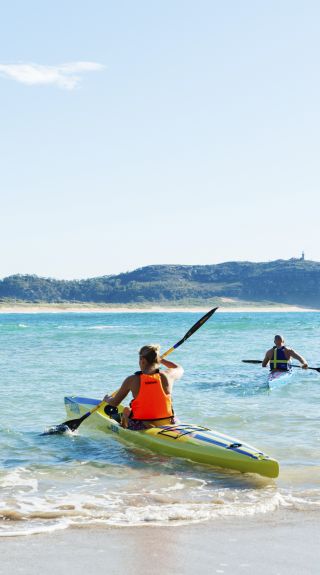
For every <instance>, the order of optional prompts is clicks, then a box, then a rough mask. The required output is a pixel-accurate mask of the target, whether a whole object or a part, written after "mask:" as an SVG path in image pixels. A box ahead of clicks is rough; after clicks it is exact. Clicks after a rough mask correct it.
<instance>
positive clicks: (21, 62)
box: [0, 0, 320, 279]
mask: <svg viewBox="0 0 320 575" xmlns="http://www.w3.org/2000/svg"><path fill="white" fill-rule="evenodd" d="M1 4H2V5H1V20H0V102H1V105H0V218H1V225H0V245H1V247H2V249H1V257H0V277H2V278H3V277H6V276H8V275H12V274H16V273H21V274H37V275H40V276H45V277H55V278H65V279H73V278H79V279H80V278H86V277H96V276H103V275H109V274H116V273H119V272H124V271H128V270H132V269H135V268H138V267H142V266H145V265H152V264H170V263H171V264H214V263H220V262H224V261H243V260H246V261H268V260H274V259H279V258H281V259H282V258H283V259H287V258H291V257H300V255H301V252H302V250H304V251H305V257H306V259H310V260H317V261H320V242H319V232H318V229H319V224H318V219H319V207H320V206H319V203H320V199H319V197H320V194H319V191H320V162H319V159H320V154H319V138H320V106H319V102H320V75H319V55H320V36H319V33H318V27H319V18H320V4H319V2H317V1H311V0H301V1H296V0H290V1H286V0H275V1H273V0H268V1H262V0H227V1H225V2H221V0H218V1H216V0H197V1H195V0H193V1H190V0H135V1H134V2H133V1H132V0H117V1H116V0H113V1H108V0H90V2H88V1H83V0H76V1H74V0H68V1H67V2H66V1H65V0H64V1H62V0H55V2H50V1H49V0H44V1H42V2H40V1H38V0H29V1H28V2H22V0H19V1H18V0H10V3H9V2H7V3H5V2H3V3H1Z"/></svg>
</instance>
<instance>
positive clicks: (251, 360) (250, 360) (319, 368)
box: [242, 359, 320, 373]
mask: <svg viewBox="0 0 320 575" xmlns="http://www.w3.org/2000/svg"><path fill="white" fill-rule="evenodd" d="M242 361H243V363H262V361H260V359H243V360H242ZM290 367H298V368H299V369H314V371H317V372H318V373H320V367H309V366H308V367H307V368H304V367H302V365H296V364H294V363H293V364H290Z"/></svg>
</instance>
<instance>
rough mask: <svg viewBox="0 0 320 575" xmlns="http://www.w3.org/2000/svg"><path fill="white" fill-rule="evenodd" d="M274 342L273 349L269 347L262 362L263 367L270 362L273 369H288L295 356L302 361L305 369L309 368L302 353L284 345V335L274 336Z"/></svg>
mask: <svg viewBox="0 0 320 575" xmlns="http://www.w3.org/2000/svg"><path fill="white" fill-rule="evenodd" d="M274 344H275V345H274V346H273V347H272V348H271V349H268V351H267V353H266V355H265V358H264V360H263V362H262V367H267V365H268V363H269V362H270V370H271V371H288V370H289V369H290V359H291V358H292V357H293V358H294V359H297V360H298V361H300V363H301V364H302V367H303V368H304V369H307V368H308V364H307V362H306V360H305V359H304V357H302V355H299V354H298V353H297V352H296V351H294V350H293V349H291V348H290V347H286V346H285V345H284V339H283V337H282V335H275V336H274Z"/></svg>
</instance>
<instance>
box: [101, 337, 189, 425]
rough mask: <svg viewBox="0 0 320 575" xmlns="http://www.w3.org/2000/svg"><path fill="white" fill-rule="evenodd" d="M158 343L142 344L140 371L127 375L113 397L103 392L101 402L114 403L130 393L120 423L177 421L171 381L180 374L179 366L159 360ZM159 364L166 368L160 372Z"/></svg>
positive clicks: (149, 423) (138, 423)
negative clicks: (102, 400) (128, 403)
mask: <svg viewBox="0 0 320 575" xmlns="http://www.w3.org/2000/svg"><path fill="white" fill-rule="evenodd" d="M159 352H160V346H159V345H145V346H144V347H142V348H141V349H140V351H139V366H140V371H137V372H136V373H135V374H134V375H129V377H127V378H126V379H125V380H124V382H123V383H122V385H121V387H120V389H119V390H118V391H117V393H116V394H115V395H114V396H112V395H111V396H110V395H106V396H105V397H104V401H106V402H107V403H108V404H109V405H112V406H117V405H119V403H121V402H122V401H123V399H124V398H125V397H126V396H127V395H128V393H130V392H131V393H132V395H133V399H132V401H131V403H130V408H129V407H125V409H124V412H123V414H122V421H121V425H122V426H123V427H125V428H127V427H128V428H129V429H133V430H140V429H146V428H148V427H150V426H160V425H168V424H169V425H170V424H174V423H176V420H175V417H174V412H173V408H172V400H171V393H172V387H173V384H174V382H175V381H176V380H177V379H180V378H181V377H182V375H183V368H182V367H181V365H178V364H177V363H174V362H173V361H168V360H166V359H161V356H160V353H159ZM160 364H162V365H164V366H165V368H166V369H165V370H162V371H160V370H159V367H160Z"/></svg>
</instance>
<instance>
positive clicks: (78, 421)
mask: <svg viewBox="0 0 320 575" xmlns="http://www.w3.org/2000/svg"><path fill="white" fill-rule="evenodd" d="M217 309H218V308H217V307H214V308H213V309H211V310H210V311H208V313H206V314H205V315H204V316H202V317H201V318H200V319H199V320H198V321H197V322H196V323H195V324H194V325H193V326H192V327H191V328H190V329H189V331H187V333H186V334H185V335H184V336H183V338H182V339H180V340H179V341H178V342H177V343H175V344H174V345H173V346H172V347H170V349H168V350H167V351H166V352H165V353H163V354H162V356H161V359H164V358H165V357H167V356H168V355H169V354H170V353H172V352H173V351H174V350H175V349H177V347H179V346H180V345H182V344H183V343H184V342H185V341H186V340H187V339H189V337H191V336H192V335H193V334H194V333H195V332H196V331H197V330H198V329H199V328H200V327H201V326H202V325H203V324H204V323H205V322H206V321H207V320H208V319H209V318H210V317H211V316H212V315H213V314H214V312H215V311H216V310H217ZM104 403H105V401H100V403H98V405H96V406H95V407H94V408H93V409H91V410H90V411H87V413H85V414H84V415H82V417H79V418H78V419H73V420H69V421H65V422H64V423H63V424H62V426H64V425H67V426H68V427H71V424H72V428H73V430H75V429H77V428H78V427H79V425H81V423H82V422H83V421H84V420H85V419H87V417H89V416H90V415H92V413H94V412H95V411H97V410H98V409H99V408H100V407H101V406H102V405H103V404H104ZM68 424H69V425H68Z"/></svg>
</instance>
